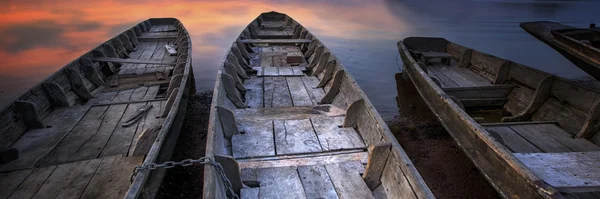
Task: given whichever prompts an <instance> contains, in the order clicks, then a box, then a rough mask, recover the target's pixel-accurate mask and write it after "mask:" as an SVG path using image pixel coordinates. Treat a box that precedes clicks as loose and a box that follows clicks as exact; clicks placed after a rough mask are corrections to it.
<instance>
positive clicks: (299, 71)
mask: <svg viewBox="0 0 600 199" xmlns="http://www.w3.org/2000/svg"><path fill="white" fill-rule="evenodd" d="M304 70H306V66H292V71H293V75H294V76H304Z"/></svg>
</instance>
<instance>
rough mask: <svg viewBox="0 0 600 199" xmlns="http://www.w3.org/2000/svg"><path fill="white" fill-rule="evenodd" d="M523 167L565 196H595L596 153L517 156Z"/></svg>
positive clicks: (597, 186) (599, 157)
mask: <svg viewBox="0 0 600 199" xmlns="http://www.w3.org/2000/svg"><path fill="white" fill-rule="evenodd" d="M514 155H515V157H516V158H518V159H519V161H521V162H522V163H523V164H525V165H526V166H527V167H528V168H530V169H531V170H532V171H533V172H534V173H535V174H536V175H538V176H540V177H541V178H542V179H543V180H544V181H546V182H548V184H550V185H552V186H555V187H557V188H559V189H560V190H564V191H568V192H597V191H599V190H600V182H599V181H597V180H596V179H598V177H600V176H598V175H599V174H600V170H599V168H600V167H598V163H599V160H600V153H599V152H577V153H573V152H572V153H517V154H514Z"/></svg>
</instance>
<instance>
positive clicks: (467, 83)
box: [435, 66, 477, 87]
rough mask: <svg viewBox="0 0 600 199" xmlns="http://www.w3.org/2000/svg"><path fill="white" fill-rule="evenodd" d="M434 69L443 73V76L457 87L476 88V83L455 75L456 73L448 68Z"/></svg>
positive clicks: (438, 67) (458, 74) (457, 74)
mask: <svg viewBox="0 0 600 199" xmlns="http://www.w3.org/2000/svg"><path fill="white" fill-rule="evenodd" d="M435 68H437V69H438V70H439V72H442V73H444V75H446V76H447V77H448V78H450V79H452V81H453V82H454V83H456V84H457V85H458V86H459V87H464V86H477V84H476V83H473V82H471V81H470V80H469V79H467V78H465V77H464V76H462V75H461V74H460V73H457V72H456V71H454V70H452V69H450V68H448V67H445V66H436V67H435Z"/></svg>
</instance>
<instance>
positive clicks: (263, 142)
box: [231, 121, 275, 158]
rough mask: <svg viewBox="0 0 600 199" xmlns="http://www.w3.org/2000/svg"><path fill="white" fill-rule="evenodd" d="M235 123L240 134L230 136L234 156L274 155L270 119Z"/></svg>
mask: <svg viewBox="0 0 600 199" xmlns="http://www.w3.org/2000/svg"><path fill="white" fill-rule="evenodd" d="M237 125H238V130H239V131H240V134H235V135H233V137H232V138H231V144H232V146H231V147H232V150H233V157H234V158H250V157H262V156H272V155H275V146H274V145H275V142H274V141H273V122H272V121H239V122H237Z"/></svg>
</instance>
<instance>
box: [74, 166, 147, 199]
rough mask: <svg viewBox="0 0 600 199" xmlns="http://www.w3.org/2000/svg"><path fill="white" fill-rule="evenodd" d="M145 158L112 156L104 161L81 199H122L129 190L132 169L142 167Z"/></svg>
mask: <svg viewBox="0 0 600 199" xmlns="http://www.w3.org/2000/svg"><path fill="white" fill-rule="evenodd" d="M143 160H144V156H130V157H120V156H112V157H105V158H103V159H102V163H100V166H99V167H98V169H97V170H96V172H95V173H94V176H93V177H92V179H91V180H90V183H89V184H88V186H87V188H86V189H85V192H83V195H81V198H121V197H123V196H124V195H125V193H126V192H127V190H129V185H130V184H131V182H130V177H129V176H130V175H131V172H132V168H135V166H137V165H140V164H141V163H142V161H143Z"/></svg>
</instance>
